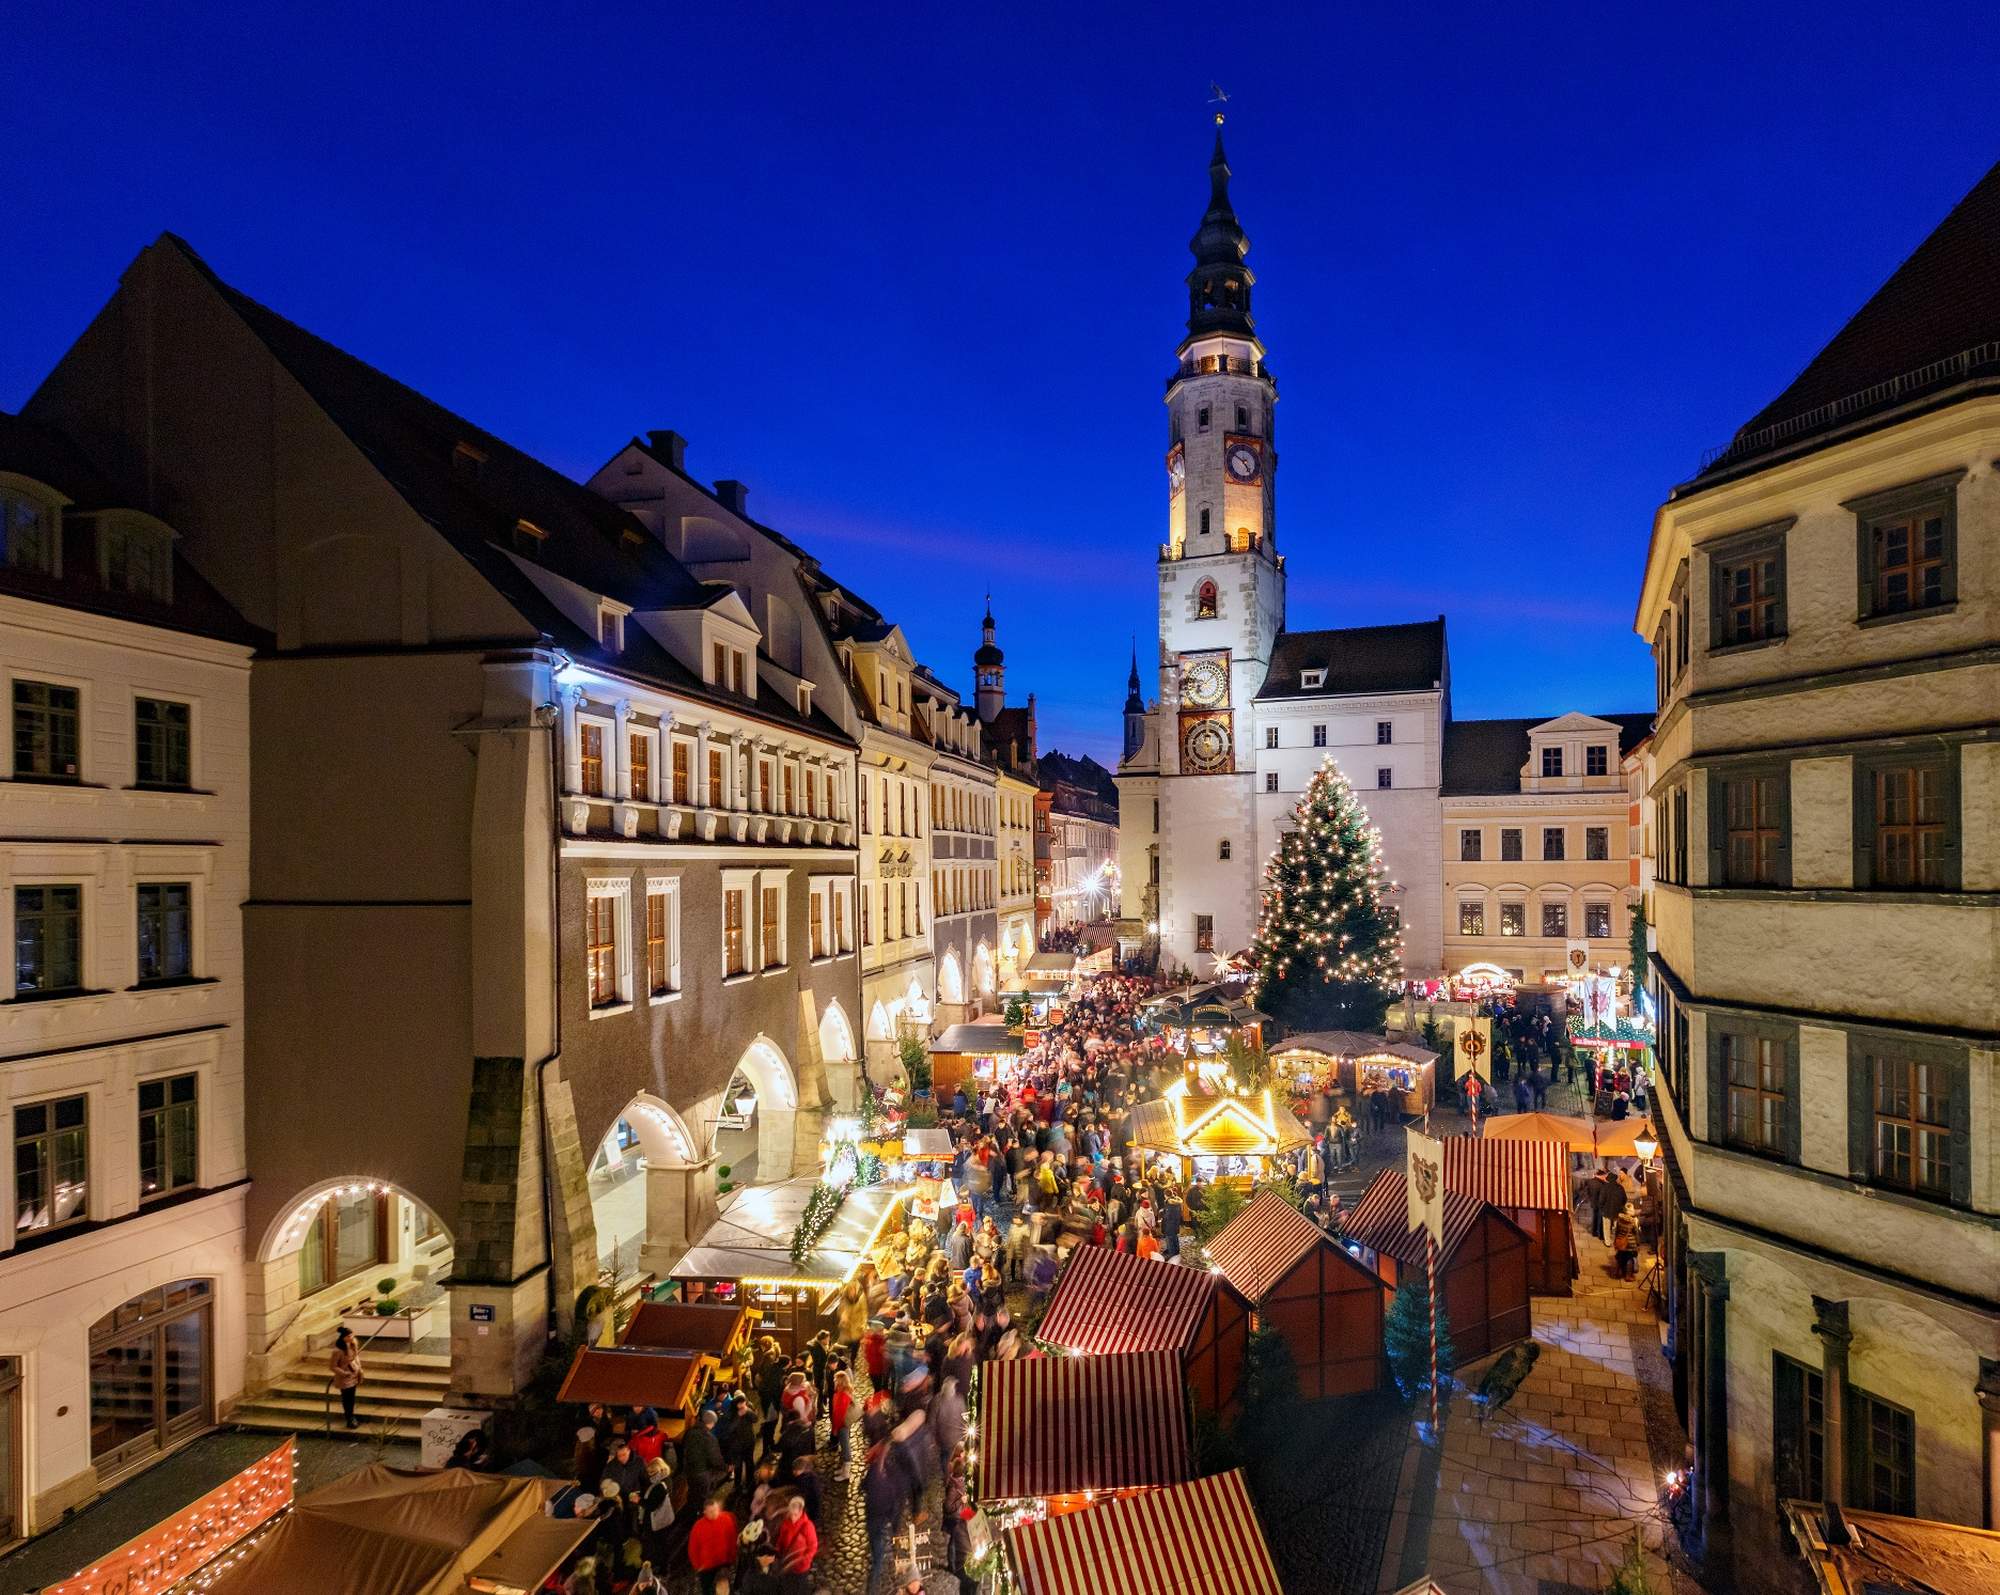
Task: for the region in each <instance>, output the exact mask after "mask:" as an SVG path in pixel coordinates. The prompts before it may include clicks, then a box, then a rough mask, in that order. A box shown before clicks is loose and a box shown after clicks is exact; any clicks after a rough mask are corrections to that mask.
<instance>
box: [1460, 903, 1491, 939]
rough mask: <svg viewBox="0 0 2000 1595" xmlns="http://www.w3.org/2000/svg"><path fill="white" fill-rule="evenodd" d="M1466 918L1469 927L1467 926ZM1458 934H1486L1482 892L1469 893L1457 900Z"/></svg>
mask: <svg viewBox="0 0 2000 1595" xmlns="http://www.w3.org/2000/svg"><path fill="white" fill-rule="evenodd" d="M1468 920H1469V921H1470V926H1471V928H1470V929H1468V928H1467V924H1468ZM1458 934H1459V935H1461V936H1484V935H1485V934H1486V898H1485V895H1484V894H1483V893H1482V894H1480V895H1478V896H1473V895H1471V894H1470V893H1468V894H1466V895H1465V896H1462V897H1460V898H1459V900H1458Z"/></svg>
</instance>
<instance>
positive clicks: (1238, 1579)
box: [1007, 1468, 1284, 1595]
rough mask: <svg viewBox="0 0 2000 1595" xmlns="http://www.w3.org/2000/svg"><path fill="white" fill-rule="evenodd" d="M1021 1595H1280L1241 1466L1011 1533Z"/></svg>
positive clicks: (1010, 1550) (1280, 1587)
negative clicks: (1113, 1587) (1111, 1589)
mask: <svg viewBox="0 0 2000 1595" xmlns="http://www.w3.org/2000/svg"><path fill="white" fill-rule="evenodd" d="M1007 1556H1008V1560H1009V1561H1011V1562H1012V1563H1013V1565H1014V1577H1015V1580H1016V1582H1017V1583H1018V1584H1019V1586H1020V1588H1021V1591H1022V1595H1100V1592H1101V1591H1103V1590H1104V1589H1106V1588H1107V1587H1108V1583H1107V1579H1108V1577H1109V1576H1110V1575H1111V1574H1112V1570H1114V1569H1115V1570H1116V1578H1117V1587H1118V1590H1119V1592H1120V1595H1190V1592H1195V1591H1223V1590H1226V1591H1228V1592H1229V1595H1282V1591H1283V1588H1284V1586H1283V1585H1281V1584H1280V1583H1279V1582H1278V1570H1277V1566H1276V1564H1275V1563H1274V1562H1273V1561H1272V1560H1271V1547H1270V1546H1269V1544H1267V1543H1266V1541H1265V1539H1264V1529H1263V1526H1262V1525H1261V1524H1260V1523H1259V1522H1258V1521H1257V1509H1256V1507H1255V1506H1254V1505H1253V1504H1252V1503H1251V1500H1250V1487H1249V1483H1248V1481H1247V1480H1246V1479H1245V1477H1244V1475H1243V1470H1242V1469H1241V1468H1231V1469H1230V1470H1229V1471H1228V1472H1227V1473H1217V1474H1213V1475H1211V1476H1209V1477H1208V1478H1204V1479H1195V1480H1192V1481H1191V1482H1189V1483H1187V1484H1170V1485H1166V1486H1164V1487H1162V1488H1160V1489H1157V1490H1147V1491H1145V1492H1143V1493H1142V1494H1138V1495H1130V1496H1126V1497H1124V1498H1122V1499H1119V1500H1111V1501H1104V1502H1101V1503H1099V1504H1097V1505H1094V1506H1088V1507H1085V1508H1084V1509H1083V1510H1082V1511H1081V1512H1068V1513H1065V1514H1063V1515H1062V1516H1061V1517H1050V1518H1043V1519H1041V1520H1039V1521H1030V1522H1026V1523H1023V1524H1021V1525H1020V1526H1019V1527H1017V1528H1013V1529H1009V1530H1008V1531H1007Z"/></svg>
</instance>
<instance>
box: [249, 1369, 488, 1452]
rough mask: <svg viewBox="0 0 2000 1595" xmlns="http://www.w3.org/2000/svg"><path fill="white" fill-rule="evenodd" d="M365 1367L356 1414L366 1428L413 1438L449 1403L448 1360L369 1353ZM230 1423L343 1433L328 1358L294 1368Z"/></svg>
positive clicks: (293, 1431) (297, 1431)
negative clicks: (384, 1429)
mask: <svg viewBox="0 0 2000 1595" xmlns="http://www.w3.org/2000/svg"><path fill="white" fill-rule="evenodd" d="M362 1367H363V1370H364V1377H363V1378H362V1381H361V1398H360V1400H359V1401H357V1402H356V1403H355V1407H354V1413H355V1416H356V1417H358V1418H359V1419H360V1420H361V1424H362V1427H363V1428H364V1429H367V1430H371V1431H378V1432H379V1431H380V1430H381V1428H382V1427H383V1425H384V1424H389V1425H392V1426H394V1427H395V1428H396V1429H398V1430H399V1431H400V1432H401V1433H402V1434H403V1435H404V1436H406V1437H408V1438H412V1439H414V1438H415V1437H416V1435H417V1432H418V1430H419V1429H420V1428H421V1426H422V1424H423V1417H424V1414H425V1413H426V1412H429V1411H430V1410H431V1408H432V1407H437V1406H444V1405H446V1404H448V1403H449V1401H450V1399H451V1358H450V1357H449V1356H447V1355H443V1354H441V1353H427V1352H421V1351H388V1350H382V1349H376V1348H371V1349H369V1350H368V1351H365V1352H363V1353H362ZM228 1421H229V1422H231V1423H234V1424H237V1425H239V1426H241V1427H242V1428H245V1429H269V1430H273V1431H277V1432H282V1433H285V1434H306V1433H321V1432H324V1431H325V1430H327V1429H328V1428H329V1427H331V1428H332V1429H333V1430H335V1431H341V1429H342V1418H341V1413H340V1396H339V1394H338V1393H337V1392H334V1391H331V1390H329V1389H328V1388H327V1371H326V1359H325V1358H324V1357H323V1356H322V1357H315V1358H311V1359H309V1360H307V1361H304V1362H298V1363H294V1364H293V1365H292V1367H291V1369H290V1370H289V1371H288V1372H287V1373H285V1375H284V1376H283V1377H282V1378H280V1379H279V1380H278V1381H277V1382H276V1383H275V1384H273V1385H272V1386H271V1388H270V1389H269V1390H267V1391H265V1392H264V1394H262V1395H261V1396H257V1397H255V1398H254V1399H251V1400H248V1401H244V1402H243V1403H241V1404H240V1405H239V1406H238V1407H237V1408H236V1410H235V1411H234V1412H232V1413H231V1414H230V1415H229V1420H228Z"/></svg>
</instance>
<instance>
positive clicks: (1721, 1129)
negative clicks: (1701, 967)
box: [1704, 1010, 1800, 1167]
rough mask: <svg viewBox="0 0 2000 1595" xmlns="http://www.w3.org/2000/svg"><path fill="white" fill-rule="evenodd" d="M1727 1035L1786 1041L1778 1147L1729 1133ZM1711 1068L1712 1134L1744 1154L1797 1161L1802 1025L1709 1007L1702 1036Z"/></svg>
mask: <svg viewBox="0 0 2000 1595" xmlns="http://www.w3.org/2000/svg"><path fill="white" fill-rule="evenodd" d="M1725 1036H1741V1037H1743V1038H1745V1039H1746V1040H1749V1041H1753V1042H1755V1041H1781V1042H1783V1043H1784V1045H1785V1079H1784V1091H1783V1096H1784V1104H1785V1106H1784V1122H1783V1125H1782V1127H1781V1129H1780V1132H1779V1138H1778V1145H1777V1147H1776V1148H1772V1149H1766V1148H1762V1147H1757V1146H1751V1145H1747V1144H1745V1143H1744V1142H1741V1141H1738V1140H1736V1139H1734V1138H1733V1137H1732V1136H1731V1135H1730V1133H1729V1079H1728V1069H1727V1065H1726V1063H1725V1060H1724V1058H1723V1048H1722V1042H1723V1038H1724V1037H1725ZM1704 1044H1705V1047H1706V1059H1705V1062H1706V1064H1707V1068H1708V1139H1709V1141H1710V1142H1712V1143H1713V1144H1714V1145H1716V1146H1722V1147H1728V1148H1729V1149H1730V1150H1731V1151H1735V1152H1741V1153H1742V1154H1743V1155H1744V1156H1746V1157H1755V1158H1764V1159H1768V1160H1770V1161H1774V1162H1780V1163H1785V1164H1789V1165H1791V1166H1792V1167H1797V1166H1798V1165H1799V1161H1800V1153H1799V1136H1800V1112H1799V1027H1798V1024H1797V1023H1796V1022H1795V1021H1792V1020H1785V1019H1768V1018H1765V1017H1763V1016H1761V1015H1752V1014H1737V1013H1721V1012H1717V1011H1715V1010H1710V1012H1709V1015H1708V1033H1707V1035H1706V1037H1705V1038H1704Z"/></svg>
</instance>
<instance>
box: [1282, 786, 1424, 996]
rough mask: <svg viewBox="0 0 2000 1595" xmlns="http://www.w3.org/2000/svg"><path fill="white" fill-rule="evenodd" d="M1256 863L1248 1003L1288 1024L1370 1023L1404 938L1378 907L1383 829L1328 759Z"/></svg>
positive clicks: (1391, 984)
mask: <svg viewBox="0 0 2000 1595" xmlns="http://www.w3.org/2000/svg"><path fill="white" fill-rule="evenodd" d="M1292 813H1293V818H1294V820H1295V821H1296V823H1295V824H1294V825H1293V826H1292V827H1291V828H1290V829H1288V830H1286V831H1285V832H1284V833H1283V834H1282V835H1281V836H1280V837H1279V840H1278V850H1277V851H1276V852H1275V853H1273V854H1272V855H1271V857H1270V859H1269V860H1268V861H1267V862H1266V863H1265V865H1264V904H1263V916H1262V919H1261V920H1260V922H1259V924H1258V926H1257V940H1256V942H1255V943H1254V944H1253V946H1252V949H1251V956H1252V958H1253V959H1254V961H1255V963H1256V965H1257V984H1256V986H1255V988H1254V995H1253V1001H1255V1003H1256V1005H1257V1006H1258V1007H1259V1008H1261V1009H1263V1011H1264V1012H1265V1013H1268V1014H1269V1015H1271V1017H1272V1018H1274V1019H1276V1020H1278V1021H1279V1022H1280V1023H1281V1024H1283V1025H1285V1026H1286V1027H1287V1028H1289V1029H1291V1030H1294V1031H1302V1030H1375V1029H1378V1028H1379V1027H1380V1026H1381V1023H1382V1017H1383V1015H1384V1013H1386V1012H1387V1010H1388V1006H1389V997H1390V993H1391V992H1392V990H1393V989H1394V988H1395V987H1396V986H1397V985H1398V984H1400V982H1401V981H1402V978H1403V936H1402V932H1401V931H1400V930H1399V929H1397V928H1396V926H1395V925H1394V924H1393V923H1392V921H1391V919H1390V914H1389V910H1388V909H1386V908H1384V907H1383V905H1382V893H1383V891H1384V890H1385V889H1386V888H1387V886H1388V885H1389V881H1388V877H1387V876H1386V875H1385V874H1384V873H1383V869H1382V858H1381V851H1382V835H1381V832H1379V831H1378V830H1376V829H1375V827H1374V825H1373V824H1371V823H1370V821H1369V819H1368V812H1367V810H1366V809H1364V808H1363V807H1362V806H1361V800H1360V799H1359V798H1357V797H1356V796H1355V795H1354V789H1353V788H1352V787H1351V786H1349V785H1348V784H1347V777H1346V776H1344V775H1342V774H1341V773H1340V771H1339V769H1338V768H1337V767H1336V766H1335V764H1334V762H1333V759H1332V756H1331V755H1329V756H1328V757H1327V758H1326V759H1324V760H1323V761H1322V762H1321V764H1320V767H1319V768H1318V769H1317V770H1315V771H1314V772H1313V778H1312V780H1311V782H1309V783H1308V784H1307V786H1306V790H1305V793H1304V795H1303V796H1302V797H1301V798H1300V799H1299V802H1298V806H1297V807H1296V808H1295V809H1294V810H1293V811H1292Z"/></svg>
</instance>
